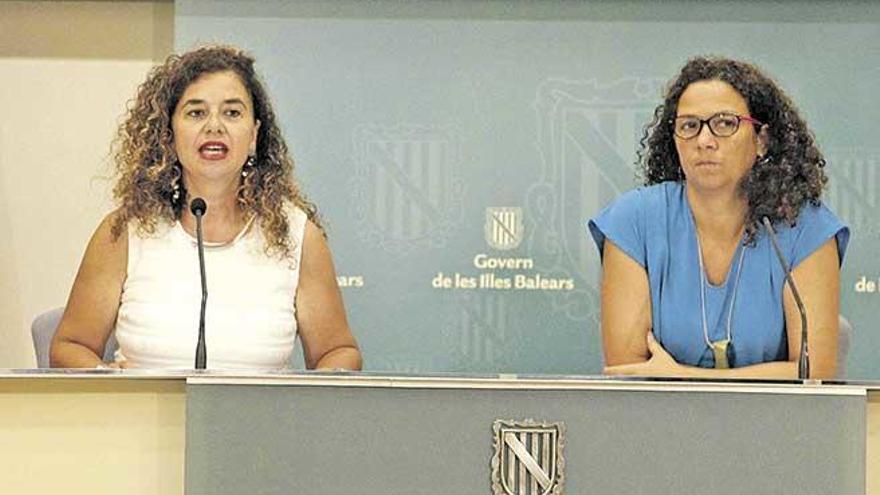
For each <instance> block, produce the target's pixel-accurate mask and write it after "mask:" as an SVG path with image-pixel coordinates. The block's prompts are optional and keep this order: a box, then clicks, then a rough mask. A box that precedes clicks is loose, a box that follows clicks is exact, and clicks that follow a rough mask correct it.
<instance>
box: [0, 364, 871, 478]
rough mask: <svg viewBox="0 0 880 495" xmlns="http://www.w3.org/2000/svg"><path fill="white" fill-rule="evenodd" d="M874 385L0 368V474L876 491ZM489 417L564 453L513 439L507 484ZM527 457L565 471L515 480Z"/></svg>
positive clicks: (551, 470) (524, 469)
mask: <svg viewBox="0 0 880 495" xmlns="http://www.w3.org/2000/svg"><path fill="white" fill-rule="evenodd" d="M876 388H877V387H875V385H874V384H872V383H864V382H863V383H849V384H844V383H839V384H815V385H804V384H800V383H795V382H775V383H759V382H746V383H744V382H736V383H735V382H675V381H651V380H613V379H607V378H604V377H515V376H458V375H433V376H402V375H391V376H389V375H377V374H372V373H351V374H348V373H346V374H321V373H272V374H261V375H257V374H247V373H198V374H194V373H180V374H174V373H165V374H156V373H147V372H139V371H133V370H125V371H85V372H82V371H80V372H69V373H68V372H61V371H58V370H54V371H46V370H6V371H0V466H3V467H2V469H0V482H2V483H3V486H4V491H5V492H6V491H8V492H9V493H26V492H30V493H49V492H52V491H59V490H64V491H66V492H68V493H89V494H101V493H108V494H109V493H117V492H118V491H119V490H120V489H124V490H125V491H126V492H127V493H129V494H148V493H149V494H160V493H161V494H163V495H164V494H181V493H186V494H187V495H196V494H212V495H213V494H218V495H223V494H233V493H234V494H241V493H253V494H282V493H283V494H285V495H286V494H291V493H297V494H342V493H346V494H351V493H357V494H359V495H362V494H365V495H369V494H378V493H382V494H398V493H400V494H404V493H405V494H409V493H418V494H435V493H436V494H439V493H443V494H449V493H455V494H492V493H493V484H492V482H493V475H494V476H500V477H501V478H502V481H504V483H496V488H497V487H498V486H501V490H504V486H505V483H506V486H507V488H510V486H511V484H512V485H513V486H514V489H513V490H514V491H513V493H517V494H518V493H543V490H544V487H548V489H555V488H556V487H557V486H558V487H559V488H561V491H560V492H556V493H564V494H577V495H581V494H591V493H597V494H605V493H615V494H616V493H651V494H667V493H676V494H680V493H708V492H711V493H718V494H728V493H730V494H733V493H736V494H743V493H755V494H758V493H761V494H763V493H817V494H818V493H822V494H828V493H834V494H859V495H861V494H864V493H871V494H874V493H878V489H880V485H878V484H877V482H876V478H877V476H878V474H877V473H880V462H878V457H877V455H876V452H877V438H878V430H880V396H878V395H876V394H878V392H875V389H876ZM499 420H501V421H503V422H506V423H505V424H545V425H562V429H561V430H559V432H560V435H559V437H560V440H561V442H560V445H557V446H555V447H553V448H554V449H555V448H557V447H558V451H555V452H556V454H557V455H558V458H559V459H558V460H559V461H561V463H551V464H552V466H551V465H548V463H547V459H550V457H544V456H543V452H541V451H540V448H543V445H544V444H543V443H540V448H538V450H532V449H533V447H532V446H531V445H532V444H530V443H529V442H527V441H526V440H524V439H523V438H524V437H519V438H520V440H522V444H523V445H524V446H525V447H526V449H525V451H526V454H529V455H524V456H522V457H520V454H522V452H519V454H516V455H513V454H510V452H508V454H509V455H508V457H507V459H508V460H510V459H513V458H514V457H516V458H517V459H518V460H517V459H515V460H513V461H510V462H511V464H510V465H509V466H508V465H507V464H506V463H507V462H508V460H505V461H503V462H502V463H501V464H502V465H501V466H500V467H501V468H505V467H511V469H512V470H513V472H514V473H518V474H514V475H512V478H509V479H506V480H505V476H508V477H509V476H511V474H510V473H511V470H510V469H508V470H507V471H506V472H505V471H504V469H498V468H499V465H498V463H497V462H496V464H495V466H494V468H495V469H493V458H494V457H496V455H497V454H496V452H497V449H498V448H499V447H498V445H499V442H498V440H497V439H498V431H497V427H496V425H497V424H499V423H498V421H499ZM528 420H531V423H529V422H528ZM493 427H495V428H493ZM505 438H507V437H505ZM543 438H550V437H549V436H545V437H543ZM516 443H517V442H512V443H511V445H514V444H516ZM500 444H501V448H502V449H503V448H504V447H505V443H504V441H503V440H502V441H501V442H500ZM535 445H537V444H535ZM528 457H531V458H532V459H533V460H534V461H535V465H530V467H529V466H526V467H523V463H522V462H520V461H521V460H523V459H526V458H528ZM514 462H520V463H519V464H518V465H517V466H514V464H513V463H514ZM523 462H525V461H523ZM560 464H561V466H562V467H561V470H560V471H559V472H556V471H554V469H555V468H556V467H558V466H559V465H560ZM536 465H539V466H538V467H536ZM538 468H540V469H543V470H544V472H546V473H548V474H552V475H553V476H556V477H555V478H553V481H554V482H558V481H560V480H561V481H562V483H561V484H556V485H547V484H546V482H547V481H548V479H549V478H548V479H541V480H539V481H532V482H530V483H531V484H529V483H526V484H525V485H517V483H519V481H518V480H520V479H522V474H523V473H526V478H529V476H530V475H531V473H533V471H532V470H535V471H534V472H536V471H537V470H538ZM496 471H500V472H501V473H500V474H498V473H496ZM496 481H497V480H496ZM508 481H509V482H511V483H507V482H508ZM520 489H524V490H525V491H524V492H521V491H519V490H520ZM547 493H554V492H553V491H548V492H547Z"/></svg>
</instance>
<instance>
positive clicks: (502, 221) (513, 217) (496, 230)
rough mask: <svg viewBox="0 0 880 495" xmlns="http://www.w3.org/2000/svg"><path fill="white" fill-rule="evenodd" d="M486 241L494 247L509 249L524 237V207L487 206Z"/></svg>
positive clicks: (518, 243)
mask: <svg viewBox="0 0 880 495" xmlns="http://www.w3.org/2000/svg"><path fill="white" fill-rule="evenodd" d="M484 230H485V234H486V243H488V244H489V246H491V247H492V248H493V249H498V250H502V251H504V250H508V249H514V248H516V247H517V246H519V245H520V243H521V242H522V239H523V212H522V208H519V207H513V206H504V207H491V206H490V207H489V208H486V225H485V229H484Z"/></svg>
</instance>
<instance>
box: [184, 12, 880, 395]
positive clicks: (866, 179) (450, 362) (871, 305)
mask: <svg viewBox="0 0 880 495" xmlns="http://www.w3.org/2000/svg"><path fill="white" fill-rule="evenodd" d="M175 23H176V25H175V33H176V34H175V37H176V39H175V45H176V48H177V49H178V50H186V49H189V48H191V47H193V46H195V45H196V44H199V43H204V42H226V43H233V44H236V45H239V46H241V47H243V48H245V49H246V50H248V51H250V52H251V53H253V54H254V55H255V56H256V58H257V61H258V68H259V70H260V72H261V74H262V75H263V76H264V78H265V80H266V81H267V83H268V86H269V89H270V92H271V94H272V96H273V100H274V104H275V109H276V111H277V112H278V114H279V116H280V121H281V123H282V125H283V128H284V131H285V135H286V136H287V139H288V142H289V144H290V145H291V147H292V150H293V155H294V159H295V160H296V162H297V170H296V174H297V177H298V178H299V180H300V181H301V183H302V185H303V187H304V190H305V191H306V192H307V194H308V195H309V196H310V197H311V199H312V200H314V201H315V202H316V203H317V204H318V207H319V211H320V212H321V213H322V215H323V218H324V219H325V221H326V223H327V225H328V227H329V235H330V240H331V246H332V250H333V253H334V258H335V260H336V264H337V271H338V272H339V275H340V276H341V277H344V278H342V279H341V280H340V282H341V285H343V286H344V289H343V290H344V296H345V301H346V305H347V308H348V314H349V319H350V321H351V324H352V328H353V329H354V331H355V333H356V335H357V337H358V339H359V341H360V343H361V346H362V348H363V351H364V354H365V357H366V368H367V369H371V370H392V371H410V372H424V371H472V372H517V373H566V374H568V373H578V374H580V373H597V372H599V371H601V366H602V358H601V346H600V337H599V331H598V310H599V307H598V293H597V282H598V276H599V258H598V255H597V253H596V250H595V248H594V247H593V245H592V243H591V241H589V239H588V238H587V236H586V233H585V230H584V221H585V220H586V219H587V218H589V217H590V216H591V215H593V214H595V213H596V212H597V211H598V210H599V209H600V208H601V207H602V206H603V205H604V204H606V203H607V202H609V201H610V200H612V199H613V198H614V197H616V196H617V195H618V194H619V193H620V192H621V191H625V190H627V189H629V188H631V187H633V186H634V185H636V181H635V176H634V171H633V165H632V163H633V161H634V159H635V151H636V148H637V140H638V138H639V137H640V136H641V130H642V127H643V125H644V124H645V123H646V122H647V120H648V117H649V115H650V112H651V111H652V110H653V108H654V106H655V105H657V104H658V103H659V102H660V94H661V89H662V87H663V85H664V84H665V82H666V81H667V80H668V79H669V78H671V77H672V76H673V75H674V74H675V72H676V70H677V69H678V68H679V67H680V66H681V64H682V63H683V62H684V61H685V60H686V59H687V58H688V57H690V56H693V55H697V54H718V55H726V56H731V57H736V58H743V59H747V60H750V61H753V62H755V63H757V64H758V65H760V66H762V67H763V68H764V69H766V70H767V71H768V72H769V73H770V74H771V75H773V76H775V77H776V79H777V80H778V81H779V82H780V83H781V85H782V86H783V87H784V88H786V89H787V91H788V92H789V93H790V95H791V96H792V97H793V98H794V100H795V101H796V102H797V103H798V105H799V107H800V108H801V110H802V111H803V113H804V114H805V116H806V118H807V120H808V122H809V123H810V125H811V127H812V129H813V131H814V132H815V134H816V137H817V139H818V141H819V143H820V145H821V147H822V148H823V150H824V152H825V154H826V158H827V159H828V162H829V167H828V171H829V173H830V176H831V183H830V187H829V189H828V192H827V196H826V201H827V202H828V203H829V205H830V206H831V207H832V209H833V210H834V211H835V212H836V213H838V215H840V216H841V217H842V218H843V219H844V220H845V221H846V222H847V223H849V225H850V226H851V228H852V230H853V237H852V242H851V244H850V249H849V252H848V254H847V259H846V263H845V265H844V270H843V273H842V280H841V282H842V307H841V311H842V313H843V314H844V315H845V316H846V317H847V318H849V319H850V320H851V322H852V324H853V327H854V336H853V346H852V350H851V352H850V357H849V362H848V374H849V377H850V378H880V360H878V359H875V353H876V352H877V351H878V350H880V336H878V335H877V334H876V332H875V331H874V328H875V325H874V322H875V321H876V320H877V317H878V315H880V311H878V309H877V307H878V302H880V294H878V293H877V292H865V291H859V290H857V289H867V288H868V287H867V286H866V284H864V283H863V284H859V283H858V282H859V281H860V280H862V277H865V280H866V281H869V280H873V281H875V282H876V281H877V280H878V276H880V266H878V262H877V260H876V253H878V252H880V251H878V249H877V248H878V247H880V234H878V230H880V229H878V221H877V219H875V217H874V213H875V211H876V210H877V205H878V196H877V195H878V186H880V180H878V171H877V168H878V166H880V142H878V139H877V137H876V136H877V125H878V122H880V104H878V100H877V97H876V90H877V87H878V83H877V81H878V80H880V5H878V4H875V3H871V2H857V1H837V2H817V1H775V2H759V1H753V2H742V1H717V2H695V1H666V2H637V1H617V2H613V1H592V2H588V1H549V0H548V1H540V2H538V1H536V2H505V1H467V2H465V1H450V2H439V1H410V2H391V1H379V2H355V1H326V2H314V1H313V2H296V1H290V2H281V1H265V2H245V1H205V0H179V1H177V2H176V20H175ZM503 208H506V210H505V209H503ZM505 211H506V212H507V213H503V212H505ZM496 219H497V220H496ZM499 221H505V222H507V223H505V224H504V225H505V228H504V229H501V230H499V228H498V225H497V223H498V222H499ZM499 234H500V235H499ZM477 255H485V257H481V258H479V261H481V262H480V263H479V264H478V263H476V262H475V257H477ZM490 258H491V259H498V260H499V261H498V264H499V266H495V267H491V266H486V265H484V264H483V263H482V261H483V260H484V259H490ZM478 265H479V266H478ZM456 275H457V277H456ZM480 275H483V278H482V279H481V278H480ZM492 277H494V281H493V279H492ZM517 277H519V278H517ZM536 277H541V278H543V279H545V281H544V284H545V287H544V289H529V288H525V286H526V285H527V284H528V283H529V282H531V283H533V284H537V283H540V282H539V281H537V280H536ZM444 283H445V284H447V285H451V286H452V287H449V288H446V287H444ZM481 284H482V285H483V286H482V287H481ZM493 284H499V285H500V286H501V287H502V288H493V287H495V286H494V285H493ZM505 284H509V288H504V287H505ZM469 285H476V287H475V288H469Z"/></svg>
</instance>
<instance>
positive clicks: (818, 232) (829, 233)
mask: <svg viewBox="0 0 880 495" xmlns="http://www.w3.org/2000/svg"><path fill="white" fill-rule="evenodd" d="M779 237H780V240H781V242H783V243H785V242H787V243H789V244H790V245H791V246H790V249H791V256H792V257H793V258H794V260H793V261H792V265H797V263H799V262H800V261H801V260H803V259H804V258H806V257H807V256H808V255H809V254H811V253H812V252H813V251H815V250H816V249H818V248H819V247H820V246H821V245H822V244H824V243H825V242H826V241H828V239H831V238H832V237H834V238H835V240H836V241H837V250H838V255H839V257H840V261H841V262H843V257H844V254H845V253H846V248H847V246H848V245H849V237H850V232H849V227H847V226H846V224H844V223H843V221H842V220H841V219H840V218H839V217H838V216H837V215H836V214H835V213H834V212H833V211H831V209H830V208H828V206H826V205H825V204H824V203H822V202H815V203H812V202H810V203H807V204H805V205H804V206H803V207H802V208H801V211H800V213H799V214H798V216H797V219H796V220H795V222H794V224H793V225H784V226H782V227H781V228H780V229H779Z"/></svg>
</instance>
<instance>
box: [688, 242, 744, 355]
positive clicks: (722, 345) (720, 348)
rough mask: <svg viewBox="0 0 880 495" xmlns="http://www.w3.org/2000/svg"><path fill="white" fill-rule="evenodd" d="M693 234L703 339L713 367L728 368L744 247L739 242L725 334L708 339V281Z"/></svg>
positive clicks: (701, 249)
mask: <svg viewBox="0 0 880 495" xmlns="http://www.w3.org/2000/svg"><path fill="white" fill-rule="evenodd" d="M694 234H696V237H697V259H699V260H700V310H701V312H702V316H703V339H704V340H705V341H706V345H707V346H709V349H712V353H713V354H714V355H715V367H716V368H719V369H721V368H724V369H726V368H730V362H729V361H728V359H727V349H728V347H729V346H730V342H731V333H730V326H731V323H732V322H733V307H734V306H735V305H736V295H737V293H738V292H739V277H740V275H742V265H743V259H744V258H745V254H746V247H745V246H744V245H742V242H740V244H739V249H740V251H739V262H738V263H737V267H736V278H735V279H734V280H733V296H732V297H731V298H730V307H729V308H728V309H727V335H726V337H725V338H724V339H722V340H716V341H712V340H709V324H708V318H707V317H706V285H708V283H709V281H708V280H707V278H708V277H707V275H706V267H705V266H704V265H703V248H702V246H701V245H700V233H699V232H697V231H696V229H694Z"/></svg>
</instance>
